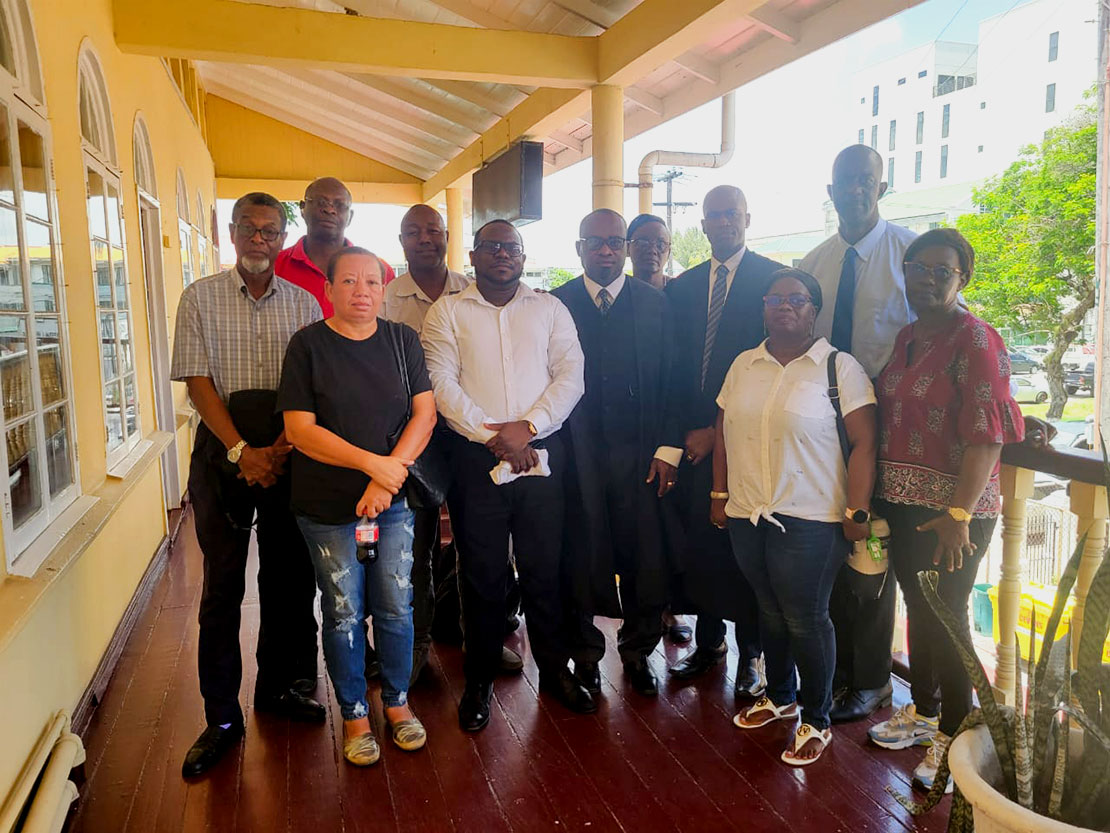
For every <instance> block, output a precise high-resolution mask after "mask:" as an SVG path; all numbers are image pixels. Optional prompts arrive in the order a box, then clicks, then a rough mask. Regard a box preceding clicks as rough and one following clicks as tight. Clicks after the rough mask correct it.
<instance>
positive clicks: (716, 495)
mask: <svg viewBox="0 0 1110 833" xmlns="http://www.w3.org/2000/svg"><path fill="white" fill-rule="evenodd" d="M709 499H710V500H728V492H710V493H709Z"/></svg>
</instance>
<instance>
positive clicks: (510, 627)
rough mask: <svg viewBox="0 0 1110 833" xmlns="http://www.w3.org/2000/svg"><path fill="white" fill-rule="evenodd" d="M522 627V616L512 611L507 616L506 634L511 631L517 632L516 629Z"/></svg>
mask: <svg viewBox="0 0 1110 833" xmlns="http://www.w3.org/2000/svg"><path fill="white" fill-rule="evenodd" d="M519 627H520V617H519V616H517V615H516V614H515V613H510V614H509V615H508V616H506V617H505V636H508V635H509V634H510V633H515V632H516V629H517V628H519Z"/></svg>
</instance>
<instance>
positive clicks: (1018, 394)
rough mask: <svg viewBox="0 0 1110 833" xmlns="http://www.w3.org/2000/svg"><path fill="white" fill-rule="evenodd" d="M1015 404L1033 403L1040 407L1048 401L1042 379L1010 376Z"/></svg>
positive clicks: (1046, 388)
mask: <svg viewBox="0 0 1110 833" xmlns="http://www.w3.org/2000/svg"><path fill="white" fill-rule="evenodd" d="M1010 381H1011V383H1012V385H1013V387H1014V401H1015V402H1035V403H1036V404H1038V405H1040V404H1041V403H1042V402H1047V401H1048V387H1047V386H1046V385H1045V383H1044V380H1043V379H1037V378H1035V377H1031V376H1011V377H1010Z"/></svg>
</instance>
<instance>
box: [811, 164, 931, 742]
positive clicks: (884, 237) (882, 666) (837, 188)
mask: <svg viewBox="0 0 1110 833" xmlns="http://www.w3.org/2000/svg"><path fill="white" fill-rule="evenodd" d="M882 179H883V160H882V157H881V156H879V154H878V153H876V152H875V151H874V150H872V149H871V148H869V147H867V146H866V145H851V146H850V147H847V148H845V149H844V150H842V151H841V152H840V153H839V154H838V155H837V157H836V160H835V161H834V162H833V170H832V184H831V185H829V189H828V190H829V197H830V198H831V199H832V201H833V205H834V206H835V207H836V213H837V217H838V219H839V221H840V224H839V228H838V230H837V233H836V234H834V235H833V236H832V237H830V238H829V239H828V240H826V241H825V242H824V243H822V244H821V245H819V246H818V247H817V248H816V249H814V250H813V251H812V252H810V253H809V254H808V255H806V256H805V258H804V259H803V260H802V262H801V264H800V265H801V268H802V269H803V270H804V271H806V272H809V273H810V274H811V275H813V276H814V277H815V278H816V279H817V281H818V283H820V284H821V292H822V293H823V294H824V297H825V299H826V301H825V305H824V307H823V308H822V309H821V312H820V314H819V315H818V316H817V322H816V325H815V327H814V334H815V335H817V336H824V337H825V338H827V339H828V340H829V342H830V343H831V344H832V345H833V347H835V348H836V349H838V350H842V351H844V352H847V353H851V354H852V355H853V356H854V357H855V358H856V360H857V361H858V362H859V363H860V364H861V365H863V369H864V370H865V371H866V372H867V375H868V376H869V377H871V378H872V379H874V378H875V377H877V376H878V375H879V372H880V371H881V370H882V369H883V366H884V365H885V364H886V363H887V360H888V359H889V358H890V352H891V350H892V349H893V348H894V337H895V336H896V335H897V334H898V331H899V330H901V329H902V328H903V327H904V326H906V325H907V324H909V323H910V322H911V321H913V320H914V318H915V316H914V314H913V311H912V310H911V309H910V305H909V302H908V301H907V300H906V279H905V276H904V275H903V274H902V258H903V256H904V255H905V253H906V249H907V248H908V247H909V245H910V243H911V242H912V241H913V239H914V238H915V237H916V236H917V235H916V234H915V233H914V232H912V231H910V230H909V229H907V228H903V227H902V226H896V225H894V224H893V223H888V222H887V221H886V220H884V219H883V218H882V217H880V216H879V198H880V197H881V196H882V195H883V194H884V193H885V192H886V188H887V184H886V183H885V182H883V181H882ZM894 583H895V582H894V580H893V577H889V576H886V575H878V576H870V575H863V574H861V573H857V572H856V571H854V570H852V568H851V567H849V566H848V565H847V564H845V565H844V566H843V567H842V568H841V571H840V575H839V576H838V577H837V582H836V585H835V586H834V587H833V594H832V600H831V602H830V605H829V607H830V613H831V615H832V619H833V625H834V627H835V628H836V678H835V680H834V683H833V687H834V698H835V699H834V702H833V707H832V711H831V712H830V713H829V716H830V718H831V719H832V721H833V722H834V723H842V722H846V721H851V720H859V719H862V718H864V717H866V716H867V715H869V714H871V713H872V712H874V711H876V710H877V709H880V708H882V707H883V706H886V705H889V704H890V699H891V684H890V665H891V655H890V649H891V643H892V641H893V637H894V600H895V599H894Z"/></svg>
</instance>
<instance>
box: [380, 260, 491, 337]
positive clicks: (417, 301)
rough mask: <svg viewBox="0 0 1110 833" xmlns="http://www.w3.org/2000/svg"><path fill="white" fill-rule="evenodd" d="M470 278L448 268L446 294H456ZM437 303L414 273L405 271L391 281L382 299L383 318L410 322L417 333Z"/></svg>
mask: <svg viewBox="0 0 1110 833" xmlns="http://www.w3.org/2000/svg"><path fill="white" fill-rule="evenodd" d="M469 283H470V279H469V278H468V277H467V276H466V275H463V274H460V273H459V272H452V271H451V270H450V269H448V270H447V282H446V283H445V284H444V286H443V294H444V295H455V294H457V293H459V292H462V291H463V290H464V289H466V287H467V285H469ZM433 303H435V302H434V301H432V299H431V298H429V297H428V293H426V292H425V291H424V290H423V289H421V288H420V286H419V284H417V283H416V281H415V280H414V279H413V277H412V274H411V273H409V272H405V273H404V274H403V275H398V276H397V277H396V278H394V279H393V280H391V281H390V282H389V285H388V286H386V288H385V297H384V298H383V300H382V318H384V319H386V320H387V321H397V322H399V323H401V324H408V325H409V326H410V327H412V328H413V329H414V330H416V332H417V333H419V332H420V331H421V330H422V329H423V328H424V316H426V315H427V314H428V310H430V309H431V308H432V304H433Z"/></svg>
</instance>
